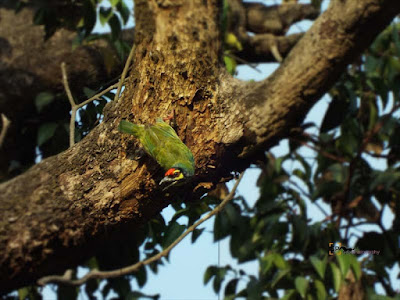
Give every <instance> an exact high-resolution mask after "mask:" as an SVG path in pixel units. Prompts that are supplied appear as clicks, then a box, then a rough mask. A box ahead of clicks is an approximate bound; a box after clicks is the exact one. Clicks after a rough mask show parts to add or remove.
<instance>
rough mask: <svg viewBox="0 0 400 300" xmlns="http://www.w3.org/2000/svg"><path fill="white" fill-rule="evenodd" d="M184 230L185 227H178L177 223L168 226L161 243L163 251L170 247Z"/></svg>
mask: <svg viewBox="0 0 400 300" xmlns="http://www.w3.org/2000/svg"><path fill="white" fill-rule="evenodd" d="M185 228H186V226H185V225H180V224H178V223H177V222H173V223H172V224H170V225H168V228H167V231H166V232H165V234H164V238H163V241H162V247H163V248H164V249H165V248H167V247H168V246H169V245H171V244H172V243H173V242H174V241H175V240H176V239H177V238H178V237H179V236H180V235H181V234H182V233H183V232H184V231H185Z"/></svg>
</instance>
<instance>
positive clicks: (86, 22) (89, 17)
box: [83, 0, 97, 37]
mask: <svg viewBox="0 0 400 300" xmlns="http://www.w3.org/2000/svg"><path fill="white" fill-rule="evenodd" d="M83 3H84V4H83V29H84V32H83V33H84V36H85V37H88V36H89V35H90V34H91V33H92V31H93V28H94V25H95V24H96V17H97V16H96V6H95V5H94V2H92V1H91V0H85V1H84V2H83Z"/></svg>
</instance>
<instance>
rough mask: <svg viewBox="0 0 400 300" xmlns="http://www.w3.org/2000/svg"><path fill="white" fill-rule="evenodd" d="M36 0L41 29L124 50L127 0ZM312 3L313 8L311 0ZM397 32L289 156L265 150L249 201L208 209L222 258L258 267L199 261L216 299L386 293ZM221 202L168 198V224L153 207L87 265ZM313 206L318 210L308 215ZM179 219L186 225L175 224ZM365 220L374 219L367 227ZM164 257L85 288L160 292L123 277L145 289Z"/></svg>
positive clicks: (84, 123) (58, 141) (399, 67)
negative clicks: (227, 255)
mask: <svg viewBox="0 0 400 300" xmlns="http://www.w3.org/2000/svg"><path fill="white" fill-rule="evenodd" d="M21 3H22V2H21ZM33 3H35V5H36V6H35V7H36V15H35V22H36V23H37V24H44V25H45V27H46V32H47V37H50V36H51V34H53V33H54V32H55V30H56V29H57V28H59V27H62V26H67V27H72V28H74V29H77V32H78V33H77V39H76V44H80V43H85V42H90V40H93V39H96V38H106V39H107V40H108V41H109V42H110V43H112V44H113V45H114V46H115V49H116V50H117V51H118V53H119V55H120V58H121V59H122V58H123V57H124V55H126V53H127V50H128V49H129V47H127V45H125V44H124V43H123V42H122V41H121V39H120V34H121V29H122V27H123V26H124V25H125V24H126V23H127V21H128V19H129V16H130V13H129V10H128V9H127V6H126V3H125V2H124V1H122V0H109V2H108V3H109V5H108V6H102V5H103V4H104V3H103V2H102V1H98V0H81V1H72V2H71V3H72V4H71V3H69V2H68V3H67V4H60V5H66V7H64V6H54V7H58V8H57V9H71V10H74V9H76V7H79V8H80V9H79V13H77V14H76V15H75V16H76V18H75V19H71V20H66V19H62V18H60V17H59V14H57V11H54V9H55V8H54V7H53V6H50V5H48V3H46V1H37V2H36V1H33ZM60 3H61V2H60ZM224 3H225V5H226V2H224ZM313 3H314V5H320V1H313ZM225 9H226V8H225ZM97 20H99V22H100V23H101V24H103V25H105V24H108V25H109V26H110V29H111V34H110V35H108V36H100V35H93V34H92V30H93V28H94V26H95V23H96V21H97ZM399 29H400V25H399V24H393V25H392V26H390V27H389V28H388V29H386V30H385V31H384V32H383V33H382V34H381V35H380V36H379V37H378V38H377V39H376V41H375V42H374V43H373V45H372V46H371V47H370V49H369V50H368V51H367V52H366V53H365V54H364V55H362V56H361V57H360V59H359V61H358V62H356V63H354V64H353V65H351V66H349V68H348V69H347V70H346V72H345V73H344V74H343V75H342V77H341V79H340V80H339V81H338V82H337V83H336V85H335V86H334V88H332V90H331V91H330V93H329V96H330V99H331V100H330V104H329V107H328V110H327V111H326V114H325V116H324V118H323V120H322V124H321V126H320V127H319V128H317V126H316V125H315V124H311V126H309V125H310V124H308V126H303V127H304V128H307V129H302V130H301V131H300V132H298V134H296V135H294V136H292V137H291V138H290V140H289V146H290V151H289V153H288V154H285V155H282V156H279V157H276V156H274V155H273V154H271V153H267V154H266V155H265V158H264V161H263V162H262V163H260V165H259V167H260V169H261V175H260V177H259V178H258V181H257V184H258V187H259V191H260V196H259V198H258V200H257V201H256V203H255V204H254V205H253V206H252V207H249V206H248V204H247V202H246V201H245V199H244V198H243V197H238V198H235V199H234V200H233V201H232V202H231V203H230V204H228V205H227V206H226V208H225V210H224V211H222V212H221V213H219V214H218V216H217V217H216V218H215V222H214V241H216V242H218V241H221V240H222V239H225V238H229V242H230V252H231V255H232V257H233V258H234V259H236V260H237V261H238V263H245V262H249V261H255V262H257V263H258V266H259V269H258V272H257V274H256V275H253V274H247V273H246V272H245V271H243V270H240V269H239V270H236V269H235V268H234V267H232V266H230V265H225V266H216V265H214V266H210V267H208V268H207V270H206V272H205V274H204V283H205V284H208V283H211V284H212V288H213V290H214V291H215V292H216V293H218V292H220V291H223V293H224V296H225V299H235V298H240V297H244V298H247V299H268V298H282V299H304V298H307V299H334V298H336V297H337V296H338V294H339V293H340V291H341V290H342V289H343V288H344V287H345V286H347V285H348V284H349V283H360V284H361V286H362V287H363V289H364V291H365V294H366V295H368V297H369V298H370V299H395V296H396V291H395V290H394V288H393V287H391V286H390V278H389V272H388V268H391V267H392V266H393V265H394V264H395V263H397V262H398V261H399V259H400V250H399V247H398V241H399V232H400V201H399V200H400V196H399V195H400V184H399V182H400V180H399V179H400V169H399V167H400V164H399V160H400V159H399V157H400V122H399V120H398V115H399V114H398V109H399V108H400V76H399V73H400V41H399V40H400V38H399ZM226 37H227V39H226V40H225V44H226V45H225V46H226V51H227V52H225V54H226V55H225V56H224V62H225V65H226V67H227V69H228V71H229V72H230V73H231V74H234V73H235V70H236V62H235V59H234V58H232V57H231V56H230V54H231V53H233V52H234V51H240V50H241V49H240V47H241V45H238V44H237V43H236V42H235V39H234V36H233V37H232V36H231V35H229V33H227V34H226ZM82 93H84V94H85V96H86V97H87V98H89V97H91V96H92V95H93V94H94V93H96V91H94V90H91V89H90V88H88V87H86V88H85V89H84V91H82ZM112 98H113V94H112V93H109V94H107V95H106V96H105V97H102V98H101V99H100V100H98V101H96V102H93V103H90V104H88V105H87V106H86V107H84V108H82V109H81V110H80V111H79V122H78V123H77V124H76V125H77V126H78V130H77V135H78V136H77V140H79V139H81V138H82V137H84V136H85V135H86V134H88V132H90V130H91V129H92V128H93V127H94V126H96V124H98V123H99V122H101V118H102V110H103V108H104V105H105V104H106V102H107V101H109V100H110V99H112ZM60 103H65V105H68V102H67V101H66V99H65V97H64V96H63V95H62V94H53V93H50V92H47V91H43V92H41V93H40V94H38V95H37V97H36V101H35V105H36V108H37V112H38V116H39V119H40V116H41V115H43V114H46V112H47V111H48V110H50V109H51V108H54V107H55V106H60ZM68 121H69V116H64V117H63V118H58V119H55V120H51V121H50V122H47V123H43V124H41V126H40V129H39V131H38V135H37V146H38V148H39V150H40V152H41V154H42V155H43V156H44V157H46V156H49V155H52V154H55V153H58V152H60V151H62V150H63V149H65V148H67V140H68V139H67V136H68ZM315 129H317V130H315ZM305 148H309V149H312V151H313V152H312V157H311V158H308V157H306V155H305V154H304V151H305V150H304V149H305ZM218 201H219V200H218V199H215V198H213V197H212V196H211V195H208V196H207V197H204V198H203V199H202V201H200V202H196V203H182V202H181V201H179V199H177V201H176V202H174V203H172V206H173V208H174V209H175V215H174V216H173V217H172V219H171V220H170V221H169V222H166V221H165V220H164V218H163V216H162V215H158V216H156V217H155V218H153V219H152V220H151V221H150V222H149V223H147V224H145V225H144V227H143V228H142V229H141V230H140V231H138V233H137V234H136V235H135V236H129V237H126V238H125V239H123V240H120V241H117V242H115V243H110V244H109V245H107V246H106V247H104V248H102V249H99V251H98V253H96V254H95V255H94V256H93V257H92V258H91V259H90V260H89V261H87V262H86V263H85V265H84V267H85V268H87V269H88V270H91V269H96V268H97V269H102V270H110V269H116V268H119V267H122V266H125V265H128V264H133V263H135V262H137V261H139V260H143V259H145V258H148V257H151V256H153V255H155V254H157V253H159V252H160V251H162V249H163V248H166V247H168V245H170V244H171V243H172V242H173V241H174V240H175V239H176V237H177V236H179V234H181V233H182V232H183V230H185V229H186V228H187V227H188V226H190V225H192V224H194V222H196V221H197V220H198V219H199V218H200V217H201V216H202V215H203V214H205V213H207V212H209V211H210V210H212V209H213V208H214V207H215V205H216V204H217V203H218ZM326 206H328V207H329V209H328V210H327V211H326V209H324V208H323V207H326ZM311 207H312V208H317V209H319V210H320V211H321V215H323V216H324V217H322V218H319V219H318V220H314V219H312V218H311V216H312V215H311V214H310V208H311ZM388 213H389V214H392V215H394V221H393V222H392V224H389V225H388V224H385V223H384V221H383V219H384V218H385V216H386V215H387V214H388ZM182 219H187V222H186V223H185V224H183V223H184V222H183V221H182ZM178 221H179V222H178ZM366 224H369V225H373V226H374V227H369V228H368V229H365V228H364V227H363V226H364V225H366ZM370 228H374V230H372V229H370ZM375 228H377V229H376V230H375ZM203 233H204V228H199V229H197V230H195V231H194V232H193V234H192V242H195V241H196V240H197V239H198V237H199V236H200V235H201V234H203ZM334 242H341V243H342V244H343V245H344V246H346V247H350V246H351V247H352V248H356V249H360V250H377V251H380V255H370V256H357V255H355V254H344V253H342V255H329V247H328V245H329V243H334ZM163 264H164V261H163V260H160V261H156V262H154V263H152V264H151V265H150V266H149V267H146V268H142V269H140V271H138V272H136V273H134V274H132V275H130V276H125V277H121V278H114V279H108V280H104V281H100V280H93V281H90V282H89V283H87V284H86V285H85V287H84V289H83V290H84V293H85V294H86V295H87V297H88V298H89V299H94V298H95V293H98V292H99V293H101V295H102V296H103V297H107V296H109V295H110V292H111V291H114V292H115V293H116V294H117V295H118V297H120V298H121V299H139V298H152V299H158V297H159V295H144V294H142V293H141V292H139V291H135V290H133V289H132V285H131V281H132V280H133V279H135V280H136V282H137V283H138V285H139V287H143V286H144V285H145V283H146V281H147V277H148V272H149V270H151V271H152V272H153V273H157V272H158V268H159V267H160V266H161V265H163ZM243 282H245V283H246V284H245V285H243ZM377 282H380V283H381V285H382V286H383V288H384V292H385V294H386V296H382V295H377V290H376V289H375V288H374V287H373V285H374V283H377ZM57 292H58V294H59V296H60V298H62V297H68V299H73V298H76V297H77V295H78V291H77V290H76V289H75V288H68V287H62V286H59V287H58V288H57ZM80 292H81V291H80ZM18 295H19V298H20V299H39V298H40V294H39V292H38V290H37V288H35V287H26V288H23V289H20V290H19V291H18ZM397 299H398V297H397Z"/></svg>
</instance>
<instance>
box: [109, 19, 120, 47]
mask: <svg viewBox="0 0 400 300" xmlns="http://www.w3.org/2000/svg"><path fill="white" fill-rule="evenodd" d="M108 25H110V28H111V38H112V40H114V41H115V40H117V39H119V37H120V33H121V23H120V22H119V19H118V17H117V15H115V14H113V15H112V17H111V18H110V19H109V20H108Z"/></svg>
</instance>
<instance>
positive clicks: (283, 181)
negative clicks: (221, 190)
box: [204, 24, 400, 299]
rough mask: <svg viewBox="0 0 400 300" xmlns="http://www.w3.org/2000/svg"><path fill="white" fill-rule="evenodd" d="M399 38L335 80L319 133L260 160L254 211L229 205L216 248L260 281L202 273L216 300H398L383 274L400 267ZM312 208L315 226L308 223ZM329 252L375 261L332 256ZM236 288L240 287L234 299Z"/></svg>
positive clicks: (218, 224) (395, 34)
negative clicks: (355, 294)
mask: <svg viewBox="0 0 400 300" xmlns="http://www.w3.org/2000/svg"><path fill="white" fill-rule="evenodd" d="M399 28H400V26H399V24H393V25H392V26H390V27H389V28H388V29H386V30H385V31H384V32H383V33H382V34H381V35H380V36H379V37H378V38H377V39H376V41H375V42H374V43H373V45H372V46H371V47H370V49H369V50H368V51H367V52H366V53H365V54H364V55H363V56H362V57H361V58H360V60H359V61H358V62H356V63H354V64H353V65H351V66H350V67H349V68H348V69H347V71H346V72H345V74H343V75H342V77H341V79H340V80H339V81H338V82H337V83H336V85H335V87H334V88H332V90H331V91H330V96H331V102H330V105H329V107H328V109H327V111H326V114H325V116H324V117H323V120H322V124H321V126H320V128H319V130H318V131H316V130H315V129H316V128H317V127H316V125H315V124H311V126H310V124H307V125H305V126H304V127H305V128H307V129H305V130H303V129H302V130H301V131H300V133H298V134H296V135H294V136H293V137H292V138H290V140H289V145H290V152H289V153H288V154H286V155H283V156H281V157H275V156H274V155H272V154H271V153H268V154H267V155H266V157H265V161H264V163H263V164H262V166H261V169H262V173H261V175H260V178H259V179H258V185H259V187H260V196H259V199H258V200H257V202H256V203H255V204H254V206H253V207H251V208H248V207H246V206H243V205H240V203H239V200H236V201H235V202H234V203H233V204H231V205H230V207H227V209H226V210H225V211H224V212H223V213H221V214H220V215H219V217H218V218H216V220H215V225H214V238H215V240H220V239H223V238H226V237H229V238H230V245H231V248H230V252H231V255H232V256H233V257H234V258H236V259H237V261H238V262H239V263H243V262H247V261H256V262H258V265H259V271H258V275H257V276H254V275H249V274H246V273H244V272H243V271H240V272H238V271H237V270H234V269H232V268H231V267H230V266H211V267H209V268H208V269H207V271H206V273H205V277H204V281H205V283H207V282H209V281H210V280H211V279H213V278H214V281H213V288H214V290H215V291H216V292H219V291H220V290H221V289H222V288H223V286H224V284H225V290H224V293H225V298H226V299H235V298H240V297H245V298H248V299H270V298H271V297H272V298H282V299H305V298H307V299H333V298H336V297H337V295H339V294H340V293H341V292H342V290H343V289H345V288H346V287H347V286H349V283H353V284H354V283H357V284H359V285H360V286H361V287H362V289H363V290H364V293H365V295H368V297H369V298H371V299H375V298H376V299H378V298H379V299H381V298H382V299H383V298H385V299H395V295H396V293H397V292H396V290H395V289H394V288H393V287H392V286H391V283H390V278H389V271H388V268H391V267H393V266H394V264H396V263H397V262H398V261H399V258H400V250H399V247H398V241H399V239H400V235H399V232H400V231H399V224H400V223H399V221H398V220H399V212H400V210H399V208H400V207H399V197H398V195H399V192H400V185H399V182H400V181H399V174H400V173H399V166H400V164H399V161H400V157H399V146H400V145H399V141H398V133H400V132H399V124H400V123H399V121H398V115H399V109H400V102H399V101H400V99H399V92H400V90H399V83H400V69H399V67H398V66H399V63H398V62H399V59H400V51H399V50H400V43H399ZM305 149H308V151H309V152H310V150H309V149H311V151H312V157H311V158H306V154H304V153H305V151H306V150H305ZM326 206H329V207H328V209H326V208H325V209H324V208H323V207H326ZM312 207H314V209H318V210H320V211H321V212H320V215H321V217H319V218H316V216H315V215H313V218H310V217H311V215H310V214H309V211H310V209H311V208H312ZM329 208H330V209H329ZM388 214H391V215H393V216H394V221H393V223H392V224H387V222H385V218H387V215H388ZM313 219H316V220H313ZM366 224H368V225H370V226H369V227H367V228H366V227H365V225H366ZM374 226H375V227H374ZM335 242H340V243H341V244H342V245H343V246H345V247H346V248H348V247H350V245H351V248H354V249H356V250H375V251H379V255H376V254H375V255H367V256H365V255H364V256H362V255H359V254H357V252H354V253H353V254H346V253H344V252H343V250H341V251H340V252H339V253H336V254H335V255H329V253H328V251H329V243H335ZM340 253H341V255H338V254H340ZM228 270H229V272H228ZM221 281H223V282H224V283H221ZM240 281H247V285H246V286H244V287H242V288H241V289H240V288H239V289H237V288H238V286H237V282H240ZM375 283H380V284H381V285H382V286H383V289H384V292H385V296H381V295H378V294H377V290H376V289H375V288H374V284H375ZM396 299H397V298H396Z"/></svg>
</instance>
